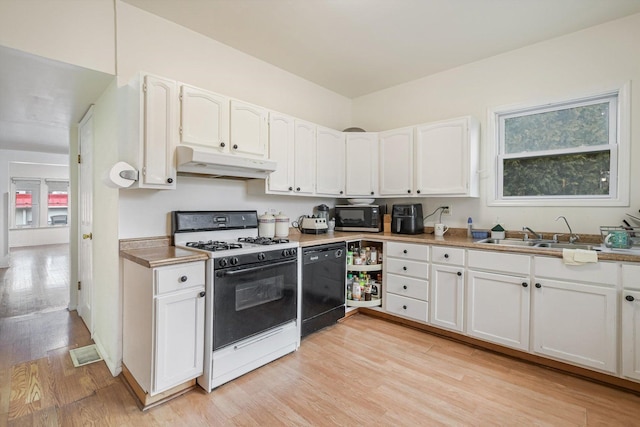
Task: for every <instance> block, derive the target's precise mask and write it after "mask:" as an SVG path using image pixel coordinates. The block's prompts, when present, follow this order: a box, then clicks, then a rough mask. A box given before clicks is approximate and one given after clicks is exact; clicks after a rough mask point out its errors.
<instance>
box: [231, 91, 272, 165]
mask: <svg viewBox="0 0 640 427" xmlns="http://www.w3.org/2000/svg"><path fill="white" fill-rule="evenodd" d="M230 116H231V131H230V148H229V152H230V153H232V154H240V155H243V156H249V157H260V158H266V157H267V138H268V125H267V110H266V109H264V108H262V107H258V106H257V105H251V104H247V103H246V102H241V101H235V100H233V101H231V114H230Z"/></svg>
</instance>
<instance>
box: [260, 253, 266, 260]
mask: <svg viewBox="0 0 640 427" xmlns="http://www.w3.org/2000/svg"><path fill="white" fill-rule="evenodd" d="M266 257H267V256H266V255H265V254H264V253H263V252H260V253H259V254H258V261H264V259H265V258H266Z"/></svg>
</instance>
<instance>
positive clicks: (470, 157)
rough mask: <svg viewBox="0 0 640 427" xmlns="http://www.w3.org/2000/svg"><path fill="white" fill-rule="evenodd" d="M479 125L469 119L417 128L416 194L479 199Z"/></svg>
mask: <svg viewBox="0 0 640 427" xmlns="http://www.w3.org/2000/svg"><path fill="white" fill-rule="evenodd" d="M478 151H479V125H478V122H477V121H476V120H475V119H473V118H472V117H462V118H459V119H453V120H446V121H441V122H436V123H428V124H424V125H420V126H418V127H417V128H416V140H415V156H416V160H415V161H416V170H415V191H416V193H418V192H419V194H421V195H442V196H467V197H478V196H479V180H478V165H479V155H478Z"/></svg>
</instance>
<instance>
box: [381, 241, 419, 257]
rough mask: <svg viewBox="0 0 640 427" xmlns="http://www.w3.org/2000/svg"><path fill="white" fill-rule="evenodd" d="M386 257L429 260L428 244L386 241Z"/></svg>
mask: <svg viewBox="0 0 640 427" xmlns="http://www.w3.org/2000/svg"><path fill="white" fill-rule="evenodd" d="M386 254H387V256H388V257H394V258H405V259H413V260H416V261H429V246H427V245H414V244H411V243H398V242H388V243H387V252H386Z"/></svg>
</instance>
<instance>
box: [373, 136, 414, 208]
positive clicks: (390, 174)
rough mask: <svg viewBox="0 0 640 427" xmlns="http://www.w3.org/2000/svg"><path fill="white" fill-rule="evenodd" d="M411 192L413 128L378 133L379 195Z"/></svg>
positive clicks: (405, 194) (409, 193) (401, 194)
mask: <svg viewBox="0 0 640 427" xmlns="http://www.w3.org/2000/svg"><path fill="white" fill-rule="evenodd" d="M412 193H413V128H404V129H396V130H391V131H388V132H381V133H380V195H381V196H408V195H411V194H412Z"/></svg>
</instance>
